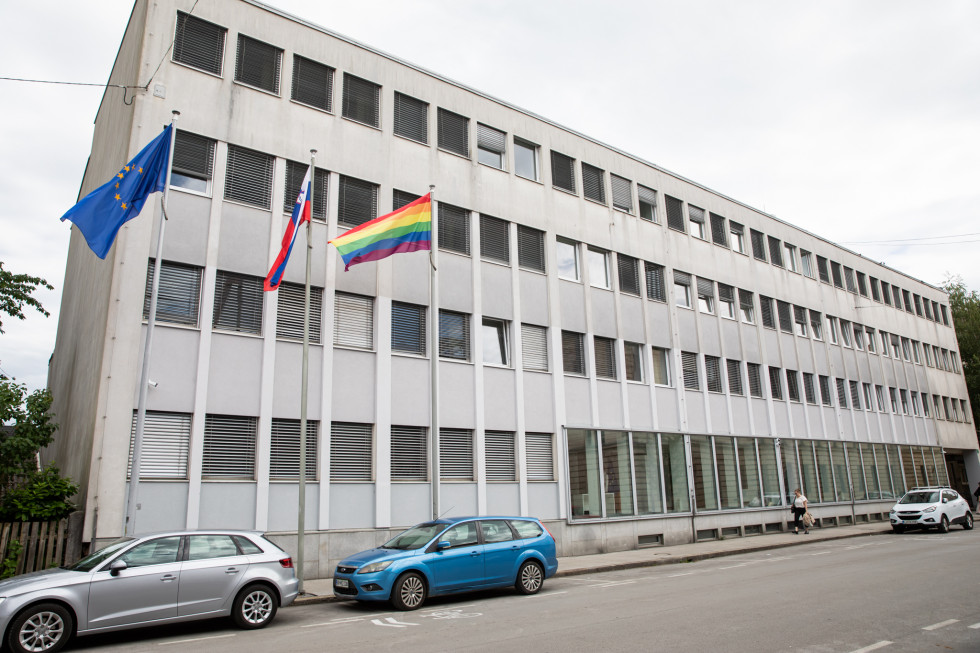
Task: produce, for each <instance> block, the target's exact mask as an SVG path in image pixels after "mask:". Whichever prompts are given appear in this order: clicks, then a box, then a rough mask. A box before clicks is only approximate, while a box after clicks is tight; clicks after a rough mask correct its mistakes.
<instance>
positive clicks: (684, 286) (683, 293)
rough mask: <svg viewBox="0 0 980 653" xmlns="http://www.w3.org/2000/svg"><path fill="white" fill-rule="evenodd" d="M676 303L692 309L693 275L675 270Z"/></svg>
mask: <svg viewBox="0 0 980 653" xmlns="http://www.w3.org/2000/svg"><path fill="white" fill-rule="evenodd" d="M674 301H675V302H676V303H677V305H678V306H682V307H684V308H691V275H689V274H688V273H687V272H678V271H677V270H674Z"/></svg>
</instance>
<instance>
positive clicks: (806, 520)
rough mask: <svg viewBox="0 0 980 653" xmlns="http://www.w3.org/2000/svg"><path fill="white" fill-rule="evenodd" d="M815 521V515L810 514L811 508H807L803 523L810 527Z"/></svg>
mask: <svg viewBox="0 0 980 653" xmlns="http://www.w3.org/2000/svg"><path fill="white" fill-rule="evenodd" d="M813 522H814V519H813V515H811V514H810V511H809V510H807V511H806V512H805V513H803V525H804V526H806V527H807V528H810V527H811V526H813Z"/></svg>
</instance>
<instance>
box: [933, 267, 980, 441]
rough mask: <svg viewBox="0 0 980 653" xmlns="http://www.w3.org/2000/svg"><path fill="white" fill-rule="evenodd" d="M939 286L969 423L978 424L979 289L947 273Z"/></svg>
mask: <svg viewBox="0 0 980 653" xmlns="http://www.w3.org/2000/svg"><path fill="white" fill-rule="evenodd" d="M942 287H943V290H945V291H946V293H947V294H948V295H949V309H950V312H951V313H952V314H953V325H954V326H955V327H956V340H957V342H958V344H959V349H960V361H961V362H962V364H963V374H964V376H966V387H967V392H968V393H969V394H970V404H971V407H972V408H973V423H974V424H980V293H978V292H977V291H976V290H967V288H966V284H965V283H963V279H962V278H961V277H954V276H950V277H947V279H946V281H944V282H943V284H942Z"/></svg>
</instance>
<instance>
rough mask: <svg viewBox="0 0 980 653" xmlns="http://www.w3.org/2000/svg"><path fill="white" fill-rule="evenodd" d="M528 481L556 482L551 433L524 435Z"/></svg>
mask: <svg viewBox="0 0 980 653" xmlns="http://www.w3.org/2000/svg"><path fill="white" fill-rule="evenodd" d="M524 444H525V455H526V457H527V480H529V481H553V480H555V445H554V436H553V435H552V434H551V433H526V434H524ZM512 523H513V522H512Z"/></svg>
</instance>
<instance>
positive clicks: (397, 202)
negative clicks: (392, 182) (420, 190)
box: [391, 188, 421, 211]
mask: <svg viewBox="0 0 980 653" xmlns="http://www.w3.org/2000/svg"><path fill="white" fill-rule="evenodd" d="M419 197H421V196H420V195H416V194H415V193H408V192H406V191H403V190H398V189H397V188H393V189H392V191H391V210H392V211H397V210H398V209H400V208H403V207H405V206H408V205H409V204H411V203H412V202H414V201H415V200H417V199H419Z"/></svg>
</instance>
